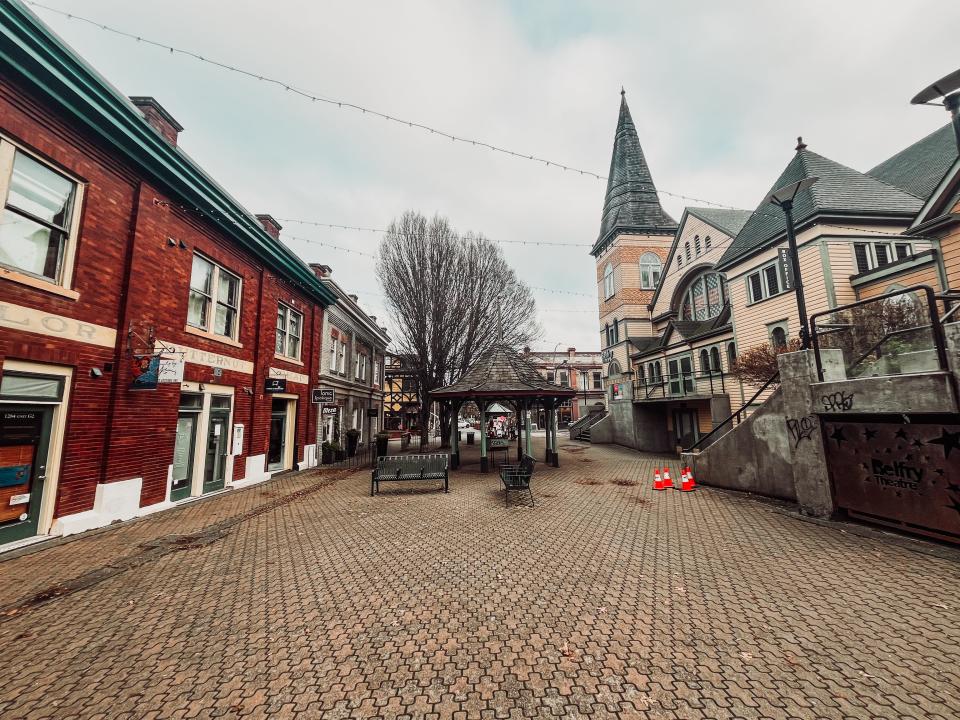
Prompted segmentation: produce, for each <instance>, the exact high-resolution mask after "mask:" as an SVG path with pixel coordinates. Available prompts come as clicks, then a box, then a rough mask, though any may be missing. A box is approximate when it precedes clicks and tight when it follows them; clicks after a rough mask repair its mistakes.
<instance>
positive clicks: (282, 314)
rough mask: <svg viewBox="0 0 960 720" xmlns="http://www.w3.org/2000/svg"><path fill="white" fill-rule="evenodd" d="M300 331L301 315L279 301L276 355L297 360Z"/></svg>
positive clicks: (301, 328)
mask: <svg viewBox="0 0 960 720" xmlns="http://www.w3.org/2000/svg"><path fill="white" fill-rule="evenodd" d="M302 331H303V315H301V314H300V313H298V312H297V311H296V310H294V309H293V308H292V307H288V306H287V305H284V304H283V303H279V304H278V305H277V355H283V356H284V357H288V358H292V359H294V360H299V359H300V334H301V332H302ZM341 359H342V358H341ZM341 372H342V369H341Z"/></svg>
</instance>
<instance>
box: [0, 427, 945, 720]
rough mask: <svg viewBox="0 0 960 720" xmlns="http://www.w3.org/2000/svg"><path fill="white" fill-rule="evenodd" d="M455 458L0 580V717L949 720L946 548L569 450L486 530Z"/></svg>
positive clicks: (254, 507)
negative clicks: (435, 486)
mask: <svg viewBox="0 0 960 720" xmlns="http://www.w3.org/2000/svg"><path fill="white" fill-rule="evenodd" d="M541 442H542V441H541ZM468 460H470V461H471V463H474V464H468V466H467V467H466V469H465V471H463V472H457V473H454V474H453V477H452V480H451V491H450V493H449V494H443V493H442V492H440V493H437V492H433V491H429V492H427V491H423V490H421V489H416V486H415V487H411V486H410V485H408V484H405V485H404V486H400V487H399V488H397V489H390V488H389V486H385V488H387V491H386V492H385V493H384V494H383V495H381V496H378V497H376V498H371V497H369V474H367V473H365V472H361V473H353V474H349V473H345V472H340V473H333V474H323V473H307V474H300V475H295V476H288V477H285V478H278V479H277V480H275V481H273V482H270V483H267V484H264V485H260V486H258V487H255V488H250V489H247V490H244V491H237V492H231V493H226V494H223V495H220V496H217V497H214V498H210V499H207V500H204V501H200V502H195V503H190V504H188V505H186V506H183V507H181V508H179V509H177V510H174V511H170V512H167V513H163V514H158V515H155V516H152V517H148V518H144V519H142V520H139V521H136V522H132V523H128V524H124V525H121V526H118V527H115V528H111V529H109V530H106V531H103V532H98V533H95V534H91V535H88V536H84V537H81V538H79V539H75V540H72V541H70V542H64V543H62V544H59V545H54V546H53V547H47V548H44V549H41V550H38V551H34V552H30V553H25V554H21V555H19V556H16V557H12V558H11V557H9V556H7V559H0V670H2V676H3V678H4V680H3V683H2V687H0V717H3V718H72V717H83V718H92V717H100V718H181V717H182V718H194V717H197V718H206V717H226V718H232V717H265V716H268V715H269V716H272V717H293V716H301V717H314V718H351V717H358V718H359V717H364V718H369V717H383V718H388V717H389V718H394V717H407V718H448V717H456V718H513V717H516V718H519V717H544V718H546V717H567V718H574V717H591V718H605V717H624V718H628V717H638V718H676V719H684V718H710V719H721V718H940V719H943V720H947V719H951V718H956V717H957V716H958V714H960V669H958V668H960V564H958V561H957V559H956V557H957V556H956V555H954V554H953V552H952V551H944V552H940V553H939V555H940V556H939V557H938V556H934V555H928V554H923V553H920V552H915V551H913V550H911V549H909V548H908V547H905V544H904V543H902V542H894V541H891V540H890V539H888V538H885V537H883V536H882V535H879V534H878V535H877V536H875V537H862V536H860V535H858V534H855V533H851V532H842V531H840V530H838V529H835V528H832V527H823V526H820V525H816V524H813V523H808V522H803V521H801V520H798V519H796V518H794V517H791V516H789V515H788V514H786V513H785V512H783V511H782V509H781V508H779V507H777V506H775V505H773V504H771V503H767V502H760V501H757V500H754V499H751V498H748V497H745V496H740V495H735V494H730V493H725V492H721V491H716V490H710V489H706V488H700V489H699V490H698V491H697V492H695V493H690V494H681V493H679V492H676V491H673V492H664V493H655V492H653V491H652V489H651V487H650V478H651V471H652V468H653V466H654V464H655V463H656V462H661V463H662V460H658V459H657V458H654V457H651V456H640V455H637V454H636V453H632V452H628V451H626V450H622V449H617V448H603V447H585V446H579V445H573V444H571V443H568V442H567V443H564V446H563V449H562V454H561V465H562V467H561V468H559V469H553V468H546V467H543V465H542V464H541V465H538V467H537V475H536V478H535V490H536V500H537V504H536V507H534V508H530V507H523V506H521V505H519V504H517V505H516V506H513V507H510V508H509V509H508V508H506V507H505V506H504V502H503V496H502V494H500V493H498V491H497V479H496V475H493V474H490V475H486V476H484V475H480V474H479V473H478V472H476V470H477V466H476V465H475V460H476V459H475V457H470V458H468ZM672 468H673V469H674V475H676V464H675V463H673V464H672ZM425 487H432V486H431V485H429V484H427V485H426V486H425Z"/></svg>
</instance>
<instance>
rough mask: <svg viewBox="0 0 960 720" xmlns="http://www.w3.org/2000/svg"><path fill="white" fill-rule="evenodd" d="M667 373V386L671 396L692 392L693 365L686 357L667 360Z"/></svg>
mask: <svg viewBox="0 0 960 720" xmlns="http://www.w3.org/2000/svg"><path fill="white" fill-rule="evenodd" d="M658 364H659V363H658ZM667 371H668V372H669V373H670V377H669V380H670V383H669V385H670V394H671V395H682V394H686V393H691V392H693V390H694V380H693V363H692V362H691V360H690V357H689V356H688V355H684V356H683V357H681V358H674V359H672V360H668V361H667Z"/></svg>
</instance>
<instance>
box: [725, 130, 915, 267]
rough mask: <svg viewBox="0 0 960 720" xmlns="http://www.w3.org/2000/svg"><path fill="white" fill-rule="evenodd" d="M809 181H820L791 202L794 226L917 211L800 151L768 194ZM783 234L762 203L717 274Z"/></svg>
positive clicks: (902, 195) (891, 190)
mask: <svg viewBox="0 0 960 720" xmlns="http://www.w3.org/2000/svg"><path fill="white" fill-rule="evenodd" d="M807 177H818V178H820V179H819V181H817V182H816V183H815V184H814V185H813V186H811V187H809V188H807V189H806V190H804V191H803V192H801V193H800V194H799V195H797V197H796V198H795V200H794V202H793V218H794V221H795V222H796V224H797V225H800V224H801V223H803V222H804V221H805V220H807V219H809V218H811V217H813V216H814V215H816V214H817V213H821V212H831V211H832V212H836V213H841V214H845V215H872V214H883V215H903V216H905V217H910V216H912V215H913V214H914V213H916V212H917V211H918V210H919V209H920V206H921V204H922V203H921V202H920V200H919V198H917V197H915V196H913V195H910V194H909V193H907V192H904V191H903V190H900V189H899V188H895V187H893V186H892V185H888V184H887V183H885V182H882V181H880V180H877V179H876V178H873V177H870V176H869V175H864V174H863V173H861V172H857V171H856V170H854V169H852V168H848V167H846V166H845V165H841V164H840V163H838V162H834V161H833V160H830V159H828V158H825V157H823V156H822V155H817V154H816V153H815V152H811V151H810V150H807V149H802V150H798V151H797V153H796V155H794V156H793V159H792V160H791V161H790V163H789V164H788V165H787V167H786V169H785V170H784V171H783V173H782V174H781V175H780V177H779V178H777V181H776V182H775V183H774V184H773V185H772V186H771V188H770V192H773V191H774V190H776V189H778V188H781V187H783V186H784V185H789V184H790V183H793V182H796V181H798V180H802V179H804V178H807ZM785 231H786V222H785V220H784V217H783V213H782V212H781V211H780V210H778V209H777V208H776V207H774V206H773V205H771V204H769V203H766V202H761V204H760V205H759V206H758V207H757V209H756V210H755V211H754V213H753V214H752V215H751V216H750V219H749V220H747V222H746V224H745V225H744V226H743V229H742V230H741V231H740V232H739V233H738V234H737V236H736V237H735V238H734V239H733V242H731V243H730V247H728V248H727V251H726V252H725V253H724V254H723V257H721V258H720V262H718V263H717V269H722V268H724V267H725V266H728V265H729V264H730V263H732V262H733V261H735V260H737V259H739V258H740V257H742V256H743V255H746V254H747V253H749V252H750V251H752V250H756V249H758V248H760V247H762V246H763V245H765V244H766V243H767V242H768V241H770V240H773V239H774V238H776V237H778V236H779V235H781V234H782V233H784V232H785Z"/></svg>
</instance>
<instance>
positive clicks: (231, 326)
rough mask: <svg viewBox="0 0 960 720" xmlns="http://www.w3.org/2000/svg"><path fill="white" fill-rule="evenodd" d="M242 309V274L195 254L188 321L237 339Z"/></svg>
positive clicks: (213, 332)
mask: <svg viewBox="0 0 960 720" xmlns="http://www.w3.org/2000/svg"><path fill="white" fill-rule="evenodd" d="M239 312H240V278H239V277H237V276H236V275H234V274H233V273H232V272H229V271H228V270H224V269H223V268H222V267H220V266H219V265H217V264H216V263H215V262H213V261H212V260H208V259H207V258H205V257H203V256H202V255H194V256H193V268H192V270H191V271H190V297H189V299H188V301H187V325H189V326H191V327H195V328H197V329H198V330H203V331H204V332H208V333H211V334H213V335H219V336H220V337H225V338H229V339H231V340H236V339H237V327H238V323H237V316H238V315H239Z"/></svg>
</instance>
